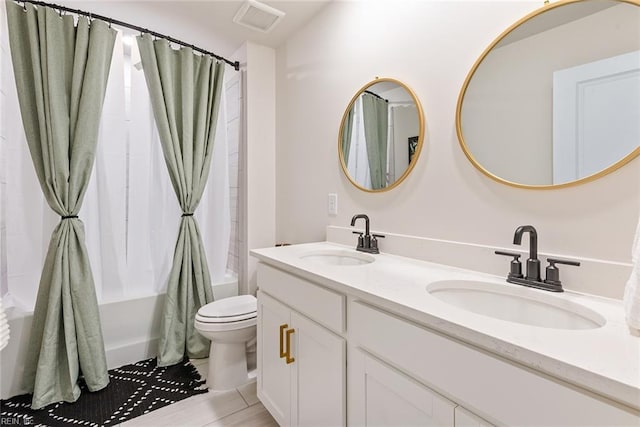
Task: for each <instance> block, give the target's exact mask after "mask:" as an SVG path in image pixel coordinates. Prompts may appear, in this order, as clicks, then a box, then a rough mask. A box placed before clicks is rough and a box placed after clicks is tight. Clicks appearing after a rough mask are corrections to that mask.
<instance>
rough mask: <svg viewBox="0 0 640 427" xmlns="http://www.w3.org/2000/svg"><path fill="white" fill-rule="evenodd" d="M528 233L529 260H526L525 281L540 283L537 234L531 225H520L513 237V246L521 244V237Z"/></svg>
mask: <svg viewBox="0 0 640 427" xmlns="http://www.w3.org/2000/svg"><path fill="white" fill-rule="evenodd" d="M524 233H529V259H527V275H526V276H525V279H527V280H535V281H536V282H539V281H540V260H539V259H538V232H537V231H536V229H535V228H534V227H533V225H521V226H520V227H518V228H516V232H515V234H514V235H513V244H514V245H519V244H521V243H522V235H523V234H524Z"/></svg>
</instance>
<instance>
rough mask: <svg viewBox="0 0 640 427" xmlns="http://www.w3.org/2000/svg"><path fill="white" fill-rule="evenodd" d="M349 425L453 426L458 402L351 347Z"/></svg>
mask: <svg viewBox="0 0 640 427" xmlns="http://www.w3.org/2000/svg"><path fill="white" fill-rule="evenodd" d="M348 375H349V377H348V378H349V425H353V426H433V427H453V426H454V425H456V423H455V408H456V404H455V403H453V402H452V401H450V400H448V399H445V398H444V397H442V396H440V395H439V394H437V393H435V392H433V391H432V390H430V389H429V388H427V387H425V386H424V385H422V384H420V383H419V382H417V381H415V380H414V379H413V378H410V377H408V376H407V375H405V374H403V373H402V372H400V371H398V370H397V369H395V368H393V367H391V366H389V365H388V364H386V363H384V362H382V361H380V360H378V359H377V358H375V357H373V356H372V355H371V354H369V353H367V352H366V351H363V350H361V349H357V348H354V349H351V348H350V349H349V373H348Z"/></svg>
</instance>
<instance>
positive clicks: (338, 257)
mask: <svg viewBox="0 0 640 427" xmlns="http://www.w3.org/2000/svg"><path fill="white" fill-rule="evenodd" d="M300 258H301V259H304V260H307V261H312V262H315V263H318V264H322V265H363V264H369V263H371V262H373V261H375V258H374V257H372V256H371V255H367V254H363V253H360V252H354V251H348V250H341V249H326V250H321V251H313V252H307V253H305V254H303V255H300Z"/></svg>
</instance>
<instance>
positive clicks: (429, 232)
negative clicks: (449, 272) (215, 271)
mask: <svg viewBox="0 0 640 427" xmlns="http://www.w3.org/2000/svg"><path fill="white" fill-rule="evenodd" d="M540 5H541V2H538V1H535V2H530V1H517V2H479V1H469V2H459V1H450V2H444V1H441V2H436V1H416V2H412V1H405V2H390V1H387V2H377V1H366V2H363V1H357V2H333V3H331V4H329V6H327V7H326V8H325V9H324V10H323V11H322V12H321V14H320V15H318V16H317V17H316V18H315V19H314V20H313V21H312V22H310V23H309V24H308V25H307V26H306V27H305V28H304V29H303V30H301V31H300V32H299V33H298V34H297V35H296V36H295V37H292V38H291V39H290V40H289V41H288V42H287V43H286V44H285V45H283V46H282V47H281V48H279V49H278V51H277V89H278V99H277V138H278V145H277V239H278V240H280V241H289V242H293V243H297V242H309V241H319V240H324V239H325V227H326V226H327V225H337V226H348V224H349V221H350V218H351V216H352V215H353V214H356V213H367V214H368V215H369V216H370V217H371V224H372V228H373V230H376V231H380V232H394V233H400V234H408V235H416V236H421V237H428V238H435V239H446V240H452V241H457V242H467V243H475V244H481V245H489V246H493V247H505V246H506V247H509V246H511V244H510V242H511V241H512V239H513V232H514V230H515V229H516V227H517V226H519V225H522V224H532V225H534V226H535V227H536V228H537V229H538V234H539V247H540V251H541V252H545V253H554V254H557V255H564V256H574V257H577V258H578V259H586V258H596V259H602V260H610V261H616V262H622V263H629V262H630V258H631V256H630V248H631V243H632V237H633V233H634V230H635V225H636V222H637V219H638V213H639V207H640V160H638V159H636V160H634V161H632V162H631V163H630V164H628V165H627V166H626V167H624V168H622V169H620V170H619V171H617V172H615V173H613V174H610V175H608V176H606V177H603V178H601V179H599V180H597V181H595V182H592V183H588V184H584V185H580V186H576V187H571V188H566V189H560V190H546V191H540V190H523V189H517V188H512V187H509V186H505V185H502V184H499V183H497V182H494V181H493V180H491V179H489V178H487V177H485V176H484V175H482V174H481V173H480V172H479V171H477V170H476V169H475V168H474V167H473V166H472V165H471V164H470V163H469V162H468V161H467V159H466V157H465V156H464V154H463V153H462V151H461V149H460V147H459V144H458V141H457V138H456V132H455V109H456V102H457V98H458V94H459V91H460V88H461V87H462V83H463V81H464V79H465V77H466V75H467V73H468V71H469V70H470V68H471V66H472V65H473V63H474V62H475V60H476V59H477V58H478V56H479V55H480V54H481V53H482V51H483V50H484V49H485V48H486V46H488V45H489V43H490V42H492V41H493V40H494V38H495V37H496V36H497V35H499V34H500V33H501V32H502V31H503V30H504V29H506V28H507V27H508V26H509V25H511V24H512V23H513V22H515V21H516V20H518V19H520V18H521V17H523V16H524V15H526V14H527V13H529V12H531V11H533V10H534V9H536V8H538V7H539V6H540ZM375 76H381V77H383V76H385V77H387V76H388V77H395V78H398V79H400V80H402V81H404V82H406V83H407V84H408V85H409V86H410V87H411V88H412V89H414V91H415V92H416V94H417V96H418V98H419V99H420V101H421V103H422V105H423V107H424V111H425V118H426V123H427V135H426V141H425V146H424V148H423V150H422V153H421V156H420V159H418V163H417V165H416V167H415V169H414V170H413V172H412V173H411V175H410V176H409V177H408V178H407V180H406V181H405V182H403V183H402V185H400V186H399V187H397V188H395V189H393V190H391V191H389V192H385V193H379V194H370V193H365V192H362V191H359V190H358V189H356V188H355V187H353V186H352V185H351V184H350V183H349V181H348V180H347V179H346V178H345V176H344V175H343V173H342V170H341V168H340V163H339V160H338V155H337V140H338V128H339V125H340V119H341V117H342V114H343V112H344V109H345V108H346V106H347V104H348V102H349V100H350V99H351V97H352V96H353V94H354V93H355V92H356V91H357V90H358V89H359V88H360V87H362V86H363V85H364V84H365V83H366V82H368V81H370V80H372V79H373V78H374V77H375ZM328 193H337V194H338V198H339V203H338V206H339V213H338V215H337V216H335V217H330V216H328V215H327V212H326V200H327V194H328ZM523 243H524V244H525V245H527V244H528V242H527V241H525V242H523ZM354 244H355V240H354ZM380 246H381V249H382V250H383V251H384V246H385V242H384V241H381V242H380ZM507 265H508V264H507V260H505V268H506V266H507ZM623 285H624V284H623V283H602V284H601V285H600V286H601V287H609V286H615V287H618V288H619V287H621V286H623Z"/></svg>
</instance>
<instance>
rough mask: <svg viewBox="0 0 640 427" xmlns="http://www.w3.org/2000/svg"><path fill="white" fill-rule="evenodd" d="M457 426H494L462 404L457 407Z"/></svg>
mask: <svg viewBox="0 0 640 427" xmlns="http://www.w3.org/2000/svg"><path fill="white" fill-rule="evenodd" d="M455 417H456V427H493V424H489V423H488V422H487V421H485V420H483V419H482V418H480V417H479V416H477V415H475V414H473V413H471V412H469V411H467V410H466V409H464V408H463V407H462V406H457V407H456V414H455Z"/></svg>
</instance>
